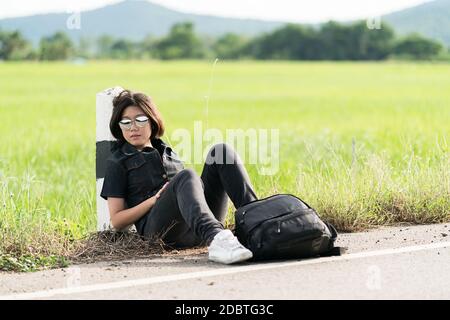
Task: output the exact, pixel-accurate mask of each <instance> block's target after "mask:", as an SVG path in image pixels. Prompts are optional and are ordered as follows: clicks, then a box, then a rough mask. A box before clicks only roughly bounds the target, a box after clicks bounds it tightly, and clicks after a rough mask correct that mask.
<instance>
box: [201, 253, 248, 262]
mask: <svg viewBox="0 0 450 320" xmlns="http://www.w3.org/2000/svg"><path fill="white" fill-rule="evenodd" d="M251 258H253V253H252V252H250V251H249V252H246V253H244V254H242V255H240V256H237V257H235V258H234V259H231V260H222V259H220V258H219V257H214V256H210V257H208V259H209V260H210V261H214V262H218V263H223V264H233V263H237V262H243V261H246V260H248V259H251Z"/></svg>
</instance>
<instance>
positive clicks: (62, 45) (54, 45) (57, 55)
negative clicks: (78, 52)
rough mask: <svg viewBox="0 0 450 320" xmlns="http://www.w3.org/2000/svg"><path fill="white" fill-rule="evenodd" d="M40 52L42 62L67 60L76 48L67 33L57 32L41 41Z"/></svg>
mask: <svg viewBox="0 0 450 320" xmlns="http://www.w3.org/2000/svg"><path fill="white" fill-rule="evenodd" d="M39 52H40V54H39V55H40V59H41V60H65V59H67V58H69V57H71V56H72V54H73V53H74V46H73V43H72V41H71V40H70V39H69V37H68V36H67V35H66V34H65V33H63V32H56V33H55V34H54V35H52V36H49V37H44V38H42V39H41V41H40V43H39Z"/></svg>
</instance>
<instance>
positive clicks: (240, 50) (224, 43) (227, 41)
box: [212, 33, 248, 59]
mask: <svg viewBox="0 0 450 320" xmlns="http://www.w3.org/2000/svg"><path fill="white" fill-rule="evenodd" d="M247 43H248V40H247V39H246V38H245V37H242V36H240V35H238V34H235V33H226V34H224V35H223V36H221V37H219V38H218V39H217V40H216V41H215V42H214V43H213V45H212V49H213V51H214V53H215V55H216V56H217V57H218V58H221V59H238V58H240V57H242V56H243V55H244V48H245V46H246V45H247Z"/></svg>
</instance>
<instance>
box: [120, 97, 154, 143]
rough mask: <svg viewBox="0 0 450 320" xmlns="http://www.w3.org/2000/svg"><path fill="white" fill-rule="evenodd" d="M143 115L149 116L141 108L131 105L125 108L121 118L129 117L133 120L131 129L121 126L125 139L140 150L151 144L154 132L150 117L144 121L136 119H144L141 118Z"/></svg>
mask: <svg viewBox="0 0 450 320" xmlns="http://www.w3.org/2000/svg"><path fill="white" fill-rule="evenodd" d="M142 116H145V117H147V116H146V115H145V113H144V111H142V109H141V108H139V107H137V106H129V107H127V108H125V110H124V111H123V113H122V118H121V120H124V119H129V120H131V121H132V122H131V128H130V129H129V130H127V129H124V128H121V129H122V134H123V137H124V138H125V140H126V141H127V142H128V143H130V144H132V145H133V146H135V147H136V148H137V149H138V150H141V149H142V148H144V147H145V145H148V144H149V142H150V135H151V133H152V131H151V128H150V119H148V121H147V122H144V123H143V122H142V121H136V118H138V120H142V118H140V117H142ZM147 118H148V117H147ZM139 125H143V127H140V126H139Z"/></svg>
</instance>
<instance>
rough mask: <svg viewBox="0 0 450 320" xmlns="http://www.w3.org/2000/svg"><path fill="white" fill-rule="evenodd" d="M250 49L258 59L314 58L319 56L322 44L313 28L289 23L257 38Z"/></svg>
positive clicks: (250, 45)
mask: <svg viewBox="0 0 450 320" xmlns="http://www.w3.org/2000/svg"><path fill="white" fill-rule="evenodd" d="M248 50H249V53H250V54H251V55H252V56H254V57H256V58H258V59H287V60H294V59H309V60H314V59H317V58H318V51H319V50H320V46H319V42H318V39H317V33H316V31H315V30H314V29H313V28H310V27H304V26H301V25H298V24H293V23H289V24H287V25H285V26H283V27H281V28H279V29H277V30H275V31H273V32H272V33H266V34H263V35H262V36H259V37H257V38H255V39H254V40H253V41H252V42H251V43H250V44H249V46H248Z"/></svg>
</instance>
